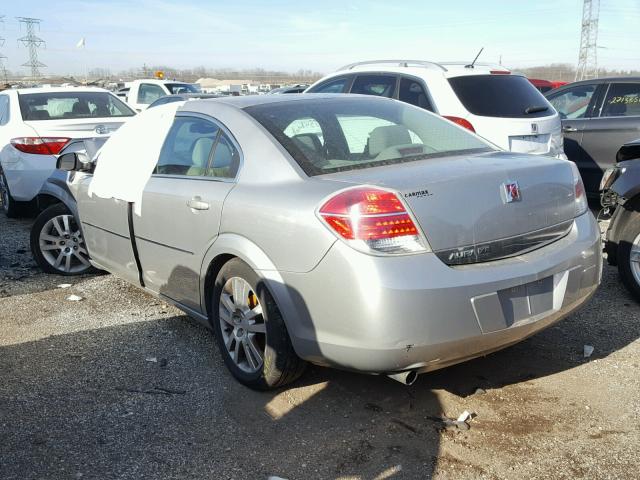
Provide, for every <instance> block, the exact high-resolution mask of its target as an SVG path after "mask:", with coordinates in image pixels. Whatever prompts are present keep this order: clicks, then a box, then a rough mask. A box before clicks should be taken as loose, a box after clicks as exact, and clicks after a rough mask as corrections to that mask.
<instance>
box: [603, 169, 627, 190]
mask: <svg viewBox="0 0 640 480" xmlns="http://www.w3.org/2000/svg"><path fill="white" fill-rule="evenodd" d="M624 171H625V169H624V168H619V167H609V168H607V169H606V170H605V172H604V175H602V180H600V191H603V190H608V189H609V188H610V187H611V185H613V182H615V181H616V180H617V179H618V177H619V176H620V174H621V173H624Z"/></svg>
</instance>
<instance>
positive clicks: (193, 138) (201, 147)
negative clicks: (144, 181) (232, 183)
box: [154, 117, 240, 178]
mask: <svg viewBox="0 0 640 480" xmlns="http://www.w3.org/2000/svg"><path fill="white" fill-rule="evenodd" d="M239 158H240V157H239V153H238V151H237V149H236V148H235V146H234V145H233V143H232V142H231V141H230V140H229V138H228V137H227V136H226V134H225V133H224V132H223V131H222V130H221V129H220V128H219V127H218V126H217V125H216V124H214V123H213V122H210V121H208V120H205V119H202V118H198V117H176V119H175V121H174V122H173V125H172V126H171V129H170V130H169V133H168V134H167V138H166V139H165V142H164V145H163V146H162V150H161V152H160V157H159V159H158V163H157V165H156V169H155V171H154V173H156V174H160V175H184V176H188V177H220V178H233V177H235V175H236V172H237V171H238V166H239V163H240V162H239Z"/></svg>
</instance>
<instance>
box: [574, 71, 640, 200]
mask: <svg viewBox="0 0 640 480" xmlns="http://www.w3.org/2000/svg"><path fill="white" fill-rule="evenodd" d="M638 138H640V82H619V83H615V82H614V83H611V84H610V85H609V87H608V89H607V90H606V93H605V94H604V100H603V101H602V103H601V104H600V105H599V108H598V109H597V111H596V112H595V113H594V115H593V118H591V119H590V120H589V122H587V124H586V125H585V127H584V129H583V137H582V150H583V152H584V153H583V154H584V156H585V159H584V162H583V163H584V164H585V166H584V167H583V169H584V173H582V178H583V180H584V183H585V188H586V189H587V192H590V193H597V192H598V188H599V185H600V180H601V179H602V174H603V173H604V171H605V170H606V169H607V168H609V167H610V166H612V165H613V164H614V163H615V161H616V153H617V152H618V149H619V148H620V147H621V146H622V145H623V144H624V143H627V142H630V141H632V140H637V139H638Z"/></svg>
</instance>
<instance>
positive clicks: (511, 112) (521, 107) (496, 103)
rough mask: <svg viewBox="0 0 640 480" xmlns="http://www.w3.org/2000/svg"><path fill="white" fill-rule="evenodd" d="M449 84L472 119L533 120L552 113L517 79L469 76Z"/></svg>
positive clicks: (532, 89)
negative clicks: (477, 117)
mask: <svg viewBox="0 0 640 480" xmlns="http://www.w3.org/2000/svg"><path fill="white" fill-rule="evenodd" d="M449 83H450V84H451V87H452V88H453V91H454V92H456V95H457V96H458V98H459V99H460V101H461V102H462V105H464V107H465V108H466V109H467V110H469V112H471V113H472V114H474V115H479V116H482V117H510V118H535V117H546V116H549V115H553V114H554V113H555V111H554V110H553V107H552V106H551V105H550V104H549V102H547V99H546V98H544V96H543V95H542V94H541V93H540V92H539V91H538V90H537V89H536V88H535V87H534V86H533V85H532V84H531V83H530V82H529V80H527V79H526V78H524V77H521V76H519V75H468V76H463V77H454V78H450V79H449Z"/></svg>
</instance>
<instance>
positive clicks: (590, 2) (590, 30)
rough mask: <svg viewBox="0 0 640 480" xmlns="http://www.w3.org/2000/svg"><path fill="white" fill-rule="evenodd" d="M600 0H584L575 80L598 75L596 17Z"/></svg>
mask: <svg viewBox="0 0 640 480" xmlns="http://www.w3.org/2000/svg"><path fill="white" fill-rule="evenodd" d="M599 16H600V0H584V3H583V6H582V31H581V33H580V55H579V57H578V68H577V70H576V81H578V80H584V79H587V78H596V77H597V76H598V17H599Z"/></svg>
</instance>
